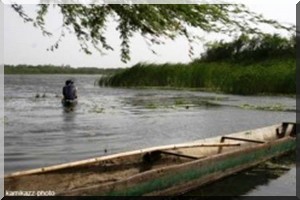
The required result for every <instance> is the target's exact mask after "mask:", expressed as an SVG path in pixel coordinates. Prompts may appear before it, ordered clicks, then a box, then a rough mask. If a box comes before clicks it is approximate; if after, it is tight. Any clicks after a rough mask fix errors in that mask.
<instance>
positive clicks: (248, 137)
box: [4, 123, 296, 196]
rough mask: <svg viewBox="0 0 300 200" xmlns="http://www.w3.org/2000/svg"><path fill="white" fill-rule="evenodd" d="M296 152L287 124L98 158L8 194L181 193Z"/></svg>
mask: <svg viewBox="0 0 300 200" xmlns="http://www.w3.org/2000/svg"><path fill="white" fill-rule="evenodd" d="M295 149H296V124H295V123H282V124H277V125H273V126H268V127H264V128H260V129H255V130H248V131H243V132H239V133H233V134H229V135H225V136H218V137H214V138H209V139H202V140H198V141H193V142H190V143H183V144H178V145H167V146H160V147H153V148H147V149H141V150H135V151H130V152H125V153H118V154H114V155H108V156H102V157H96V158H92V159H87V160H82V161H76V162H71V163H66V164H60V165H55V166H49V167H44V168H38V169H32V170H26V171H19V172H14V173H11V174H8V175H6V176H5V177H4V187H5V194H6V195H9V194H12V193H13V192H14V191H52V194H55V195H68V196H79V195H80V196H81V195H91V196H111V195H113V196H126V195H130V196H133V195H178V194H181V193H184V192H187V191H189V190H191V189H195V188H196V187H199V186H201V185H203V184H207V183H209V182H212V181H216V180H218V179H220V178H222V177H225V176H228V175H231V174H233V173H236V172H239V171H241V170H244V169H247V168H250V167H252V166H254V165H257V164H259V163H261V162H264V161H266V160H268V159H270V158H273V157H276V156H280V155H283V154H285V153H288V152H290V151H294V150H295Z"/></svg>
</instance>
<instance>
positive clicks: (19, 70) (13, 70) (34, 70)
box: [4, 64, 123, 75]
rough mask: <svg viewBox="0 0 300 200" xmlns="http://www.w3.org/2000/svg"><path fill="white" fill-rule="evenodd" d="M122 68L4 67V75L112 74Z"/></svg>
mask: <svg viewBox="0 0 300 200" xmlns="http://www.w3.org/2000/svg"><path fill="white" fill-rule="evenodd" d="M122 70H123V68H96V67H80V68H72V67H70V66H54V65H25V64H22V65H4V74H28V75H29V74H32V75H34V74H90V75H92V74H106V75H108V74H114V73H116V72H119V71H122Z"/></svg>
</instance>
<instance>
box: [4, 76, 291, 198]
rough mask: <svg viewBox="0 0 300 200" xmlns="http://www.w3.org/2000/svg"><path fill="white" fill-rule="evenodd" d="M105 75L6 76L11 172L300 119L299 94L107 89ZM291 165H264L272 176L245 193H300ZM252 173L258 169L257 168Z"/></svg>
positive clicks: (7, 159) (7, 158)
mask: <svg viewBox="0 0 300 200" xmlns="http://www.w3.org/2000/svg"><path fill="white" fill-rule="evenodd" d="M99 77H100V75H5V78H4V81H5V82H4V88H5V91H4V94H5V97H4V107H5V116H4V127H5V132H4V133H5V142H4V143H5V145H4V148H5V158H4V159H5V166H4V167H5V173H6V174H7V173H9V172H13V171H16V170H24V169H30V168H36V167H42V166H48V165H53V164H59V163H64V162H69V161H76V160H81V159H87V158H92V157H95V156H101V155H107V154H113V153H117V152H123V151H127V150H135V149H140V148H145V147H151V146H156V145H165V144H175V143H182V142H189V141H192V140H195V139H201V138H207V137H213V136H217V135H222V134H228V133H232V132H237V131H244V130H248V129H254V128H259V127H263V126H268V125H272V124H276V123H280V122H282V121H292V122H294V121H296V111H295V110H296V100H295V98H294V97H278V96H264V97H258V96H250V97H249V96H247V97H246V96H238V95H225V94H216V93H206V92H200V91H183V90H158V89H120V88H103V87H99V86H98V85H97V80H98V79H99ZM68 78H72V79H73V80H74V81H75V84H76V86H77V88H78V96H79V103H78V105H77V107H76V109H75V110H74V111H73V112H66V111H65V110H63V108H62V106H61V96H62V95H61V91H62V87H63V85H64V82H65V80H66V79H68ZM288 166H289V170H286V171H285V172H282V173H281V174H280V175H278V176H268V174H267V173H266V171H268V170H261V171H263V172H260V173H263V174H264V175H265V176H264V178H265V179H266V180H267V181H261V178H256V180H255V178H254V181H252V182H251V184H252V185H251V187H248V188H247V189H245V190H243V191H241V192H239V193H238V195H251V196H257V195H260V196H263V195H270V194H278V193H279V194H281V195H283V196H285V195H287V196H295V194H296V184H295V183H296V180H295V179H296V170H295V169H296V167H295V162H293V159H290V162H289V165H288ZM252 171H253V170H252ZM247 173H249V174H253V173H252V172H251V170H250V171H248V172H247ZM255 173H256V172H255ZM255 173H254V174H255ZM245 174H246V173H243V174H242V175H240V177H239V178H234V177H230V179H229V181H231V182H234V181H233V180H235V181H236V182H237V183H239V182H238V180H243V179H244V180H245V177H244V176H245ZM251 177H252V176H251ZM257 177H261V174H259V175H258V176H257ZM224 181H225V182H224ZM224 181H221V185H222V183H223V186H220V188H221V187H222V188H224V185H228V184H226V183H227V182H226V181H228V179H224ZM255 181H256V182H255ZM278 181H279V182H278ZM253 182H254V184H253ZM249 184H250V183H249ZM249 184H248V185H249ZM215 187H216V185H214V186H213V187H212V188H215ZM210 190H212V189H209V187H208V189H206V190H205V191H203V190H197V191H195V192H192V193H189V194H190V195H203V194H204V195H213V193H212V192H211V191H210ZM220 191H221V190H220ZM224 192H225V193H226V192H227V193H228V190H224V191H223V194H224V195H225V193H224ZM227 193H226V194H227ZM218 194H222V192H218ZM227 195H237V194H234V193H230V194H227Z"/></svg>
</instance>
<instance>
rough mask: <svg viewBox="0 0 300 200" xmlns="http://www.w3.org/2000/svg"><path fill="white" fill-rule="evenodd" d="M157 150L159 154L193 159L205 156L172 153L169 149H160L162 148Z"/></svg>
mask: <svg viewBox="0 0 300 200" xmlns="http://www.w3.org/2000/svg"><path fill="white" fill-rule="evenodd" d="M159 152H160V153H161V154H166V155H172V156H177V157H182V158H189V159H194V160H197V159H201V158H205V157H206V156H199V157H196V156H190V155H186V154H181V153H174V152H170V151H162V150H160V151H159Z"/></svg>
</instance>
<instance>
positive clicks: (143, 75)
mask: <svg viewBox="0 0 300 200" xmlns="http://www.w3.org/2000/svg"><path fill="white" fill-rule="evenodd" d="M295 58H296V38H295V37H290V38H283V37H281V36H278V35H264V36H260V37H254V38H249V37H247V36H244V35H242V36H240V37H239V38H237V39H235V40H234V41H231V42H224V41H218V42H214V43H210V44H207V50H206V51H205V53H203V54H202V55H201V57H200V58H199V59H197V60H194V61H193V62H191V63H189V64H169V63H167V64H161V65H160V64H145V63H139V64H136V65H135V66H133V67H131V68H128V69H126V70H124V71H120V72H117V73H115V74H113V75H111V76H106V77H103V78H102V79H100V81H99V84H100V85H101V86H116V87H174V88H199V89H201V88H202V89H205V90H209V91H217V92H218V91H220V92H225V93H233V94H243V95H248V94H261V93H268V94H295V92H296V59H295Z"/></svg>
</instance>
